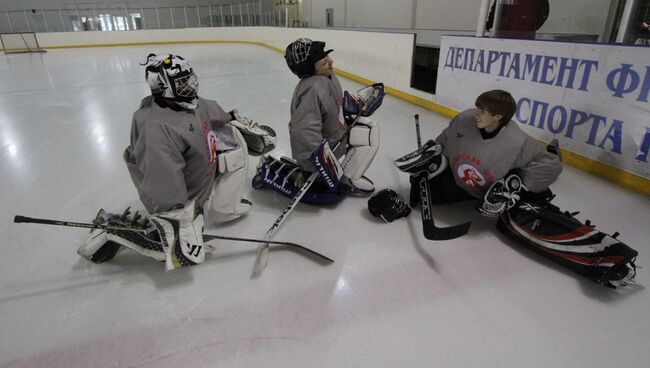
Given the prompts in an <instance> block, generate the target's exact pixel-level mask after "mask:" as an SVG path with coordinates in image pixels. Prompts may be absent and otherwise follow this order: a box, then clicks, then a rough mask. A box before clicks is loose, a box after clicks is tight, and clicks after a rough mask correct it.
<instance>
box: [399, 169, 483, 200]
mask: <svg viewBox="0 0 650 368" xmlns="http://www.w3.org/2000/svg"><path fill="white" fill-rule="evenodd" d="M410 181H411V195H410V198H409V199H410V200H409V202H410V205H411V207H415V206H416V205H418V204H419V203H420V185H419V183H418V181H417V177H413V176H411V178H410ZM429 193H430V194H431V203H432V204H445V203H453V202H461V201H468V200H471V199H474V200H475V199H476V197H473V196H472V195H470V194H469V193H467V192H466V191H464V190H463V189H462V188H461V187H459V186H458V185H456V182H455V181H454V174H453V173H452V172H451V168H450V167H449V166H447V168H446V169H445V170H444V171H443V172H442V173H440V174H439V175H437V176H435V177H434V178H432V179H429Z"/></svg>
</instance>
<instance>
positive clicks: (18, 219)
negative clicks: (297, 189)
mask: <svg viewBox="0 0 650 368" xmlns="http://www.w3.org/2000/svg"><path fill="white" fill-rule="evenodd" d="M14 222H15V223H34V224H45V225H58V226H69V227H82V228H87V229H106V230H122V231H133V232H138V233H141V232H144V230H143V229H139V228H134V227H126V226H110V225H109V226H107V225H97V224H92V223H84V222H70V221H59V220H48V219H41V218H34V217H27V216H21V215H16V216H15V217H14ZM216 239H222V240H232V241H239V242H251V243H270V244H276V245H286V246H289V247H292V248H297V249H301V250H303V251H305V252H307V253H310V254H313V255H314V256H316V257H318V258H320V259H323V260H325V261H328V262H330V263H332V262H334V260H333V259H331V258H329V257H327V256H325V255H323V254H321V253H318V252H316V251H314V250H312V249H309V248H307V247H305V246H303V245H300V244H298V243H292V242H285V241H270V240H262V239H250V238H239V237H233V236H223V235H212V234H203V241H204V242H208V241H211V240H216Z"/></svg>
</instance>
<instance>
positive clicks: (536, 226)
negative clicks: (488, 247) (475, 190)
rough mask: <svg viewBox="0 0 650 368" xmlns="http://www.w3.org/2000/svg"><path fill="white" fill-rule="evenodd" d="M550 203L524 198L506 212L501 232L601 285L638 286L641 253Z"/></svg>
mask: <svg viewBox="0 0 650 368" xmlns="http://www.w3.org/2000/svg"><path fill="white" fill-rule="evenodd" d="M573 215H574V214H572V213H569V212H562V211H561V210H560V209H559V208H558V207H557V206H554V205H552V204H551V203H549V202H543V201H539V202H536V201H530V200H528V201H527V200H526V199H525V198H523V199H522V200H521V201H520V202H519V203H517V205H515V206H514V207H512V208H510V209H509V210H506V211H504V212H502V213H501V214H500V215H499V219H498V221H497V229H498V230H499V231H500V232H501V233H503V234H504V235H506V236H507V237H509V238H511V239H514V240H516V241H517V242H518V243H521V244H523V245H525V246H527V247H529V248H531V249H532V250H534V251H535V252H537V253H540V254H542V255H543V256H545V257H547V258H549V259H551V260H553V261H555V262H557V263H559V264H561V265H563V266H565V267H566V268H568V269H570V270H572V271H575V272H577V273H578V274H580V275H583V276H585V277H587V278H588V279H590V280H593V281H595V282H597V283H599V284H602V285H605V286H608V287H611V288H616V287H621V286H626V285H628V284H634V276H635V275H636V265H635V264H634V261H635V258H636V256H637V255H638V252H637V251H636V250H634V249H632V248H630V247H629V246H627V245H625V244H624V243H622V242H621V241H619V240H618V239H616V236H617V235H618V234H617V233H616V234H614V235H611V236H610V235H607V234H605V233H603V232H601V231H598V230H597V229H595V228H594V227H593V226H592V225H591V224H590V223H589V221H587V222H586V223H585V224H583V223H582V222H580V221H578V220H577V219H576V218H575V217H574V216H573Z"/></svg>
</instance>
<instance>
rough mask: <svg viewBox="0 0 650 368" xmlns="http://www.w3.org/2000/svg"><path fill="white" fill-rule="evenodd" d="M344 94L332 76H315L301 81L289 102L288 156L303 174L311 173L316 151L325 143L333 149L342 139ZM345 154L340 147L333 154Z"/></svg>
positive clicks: (343, 146) (341, 146) (342, 147)
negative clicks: (301, 169)
mask: <svg viewBox="0 0 650 368" xmlns="http://www.w3.org/2000/svg"><path fill="white" fill-rule="evenodd" d="M342 101H343V91H342V90H341V84H340V83H339V80H338V79H337V78H336V76H335V75H332V77H331V78H328V77H325V76H322V75H314V76H311V77H309V78H304V79H301V80H300V82H299V83H298V85H297V86H296V89H295V90H294V92H293V98H292V100H291V121H290V122H289V136H290V139H291V155H292V157H293V158H294V159H296V160H298V163H299V164H300V166H301V167H302V168H303V169H304V170H308V171H313V170H314V168H313V166H312V164H311V162H310V161H309V156H310V155H311V153H312V152H313V151H314V149H316V147H317V146H318V145H319V144H320V143H321V142H322V141H323V139H328V140H329V141H330V145H331V147H332V149H334V146H336V143H337V142H338V141H340V140H341V139H343V138H344V136H345V133H346V131H347V126H346V124H345V119H344V118H343V109H342ZM343 153H345V144H341V145H340V146H339V147H338V149H337V150H336V152H335V154H336V156H337V157H340V156H341V155H343Z"/></svg>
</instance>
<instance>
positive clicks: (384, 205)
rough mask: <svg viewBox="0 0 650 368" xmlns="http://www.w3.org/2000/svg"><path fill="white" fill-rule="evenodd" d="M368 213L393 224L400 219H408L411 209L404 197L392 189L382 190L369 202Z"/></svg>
mask: <svg viewBox="0 0 650 368" xmlns="http://www.w3.org/2000/svg"><path fill="white" fill-rule="evenodd" d="M368 211H370V213H371V214H372V215H373V216H375V217H379V218H380V219H382V220H384V222H393V220H396V219H398V218H402V217H407V216H408V215H409V214H410V213H411V208H410V207H409V206H408V204H406V200H404V197H402V196H401V195H399V194H398V193H397V192H395V191H394V190H392V189H382V190H380V191H379V192H377V193H375V195H373V196H372V197H370V199H369V200H368Z"/></svg>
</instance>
